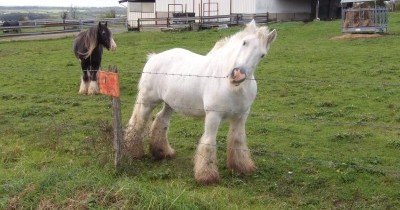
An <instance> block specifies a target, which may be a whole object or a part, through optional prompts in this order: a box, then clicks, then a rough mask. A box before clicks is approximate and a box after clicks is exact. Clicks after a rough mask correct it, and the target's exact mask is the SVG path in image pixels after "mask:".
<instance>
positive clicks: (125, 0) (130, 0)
mask: <svg viewBox="0 0 400 210" xmlns="http://www.w3.org/2000/svg"><path fill="white" fill-rule="evenodd" d="M125 2H148V3H154V2H156V0H119V1H118V3H120V4H121V3H125Z"/></svg>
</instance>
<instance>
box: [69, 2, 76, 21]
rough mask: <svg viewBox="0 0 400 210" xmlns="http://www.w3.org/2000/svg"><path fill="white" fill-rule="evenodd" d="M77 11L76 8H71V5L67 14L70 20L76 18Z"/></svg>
mask: <svg viewBox="0 0 400 210" xmlns="http://www.w3.org/2000/svg"><path fill="white" fill-rule="evenodd" d="M77 11H78V8H77V7H73V6H72V4H71V7H70V8H69V14H70V16H71V18H72V19H76V18H77V16H76V12H77Z"/></svg>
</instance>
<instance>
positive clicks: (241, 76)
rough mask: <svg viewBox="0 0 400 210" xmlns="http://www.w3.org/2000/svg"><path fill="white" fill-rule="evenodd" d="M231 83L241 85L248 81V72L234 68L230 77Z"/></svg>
mask: <svg viewBox="0 0 400 210" xmlns="http://www.w3.org/2000/svg"><path fill="white" fill-rule="evenodd" d="M229 77H230V80H231V83H234V84H236V85H238V84H240V83H241V82H243V81H244V80H245V79H246V72H245V71H244V70H243V69H240V68H234V69H233V70H232V72H231V73H230V75H229Z"/></svg>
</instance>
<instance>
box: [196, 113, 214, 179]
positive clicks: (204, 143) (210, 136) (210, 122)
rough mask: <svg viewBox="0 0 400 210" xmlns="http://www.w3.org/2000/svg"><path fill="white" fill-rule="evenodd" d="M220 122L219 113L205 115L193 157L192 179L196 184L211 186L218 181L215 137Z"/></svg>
mask: <svg viewBox="0 0 400 210" xmlns="http://www.w3.org/2000/svg"><path fill="white" fill-rule="evenodd" d="M220 122H221V116H220V115H219V113H216V112H208V113H207V114H206V118H205V125H204V133H203V136H202V137H201V139H200V142H199V145H198V146H197V151H196V154H195V157H194V177H195V179H196V181H197V183H200V184H212V183H216V182H218V181H219V173H218V166H217V142H216V137H217V133H218V127H219V124H220Z"/></svg>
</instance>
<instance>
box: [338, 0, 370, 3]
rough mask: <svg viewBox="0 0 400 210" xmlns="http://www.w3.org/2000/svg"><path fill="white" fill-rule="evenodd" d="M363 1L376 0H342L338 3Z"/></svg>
mask: <svg viewBox="0 0 400 210" xmlns="http://www.w3.org/2000/svg"><path fill="white" fill-rule="evenodd" d="M363 1H375V2H376V0H342V1H341V2H340V3H353V2H354V3H357V2H363Z"/></svg>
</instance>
